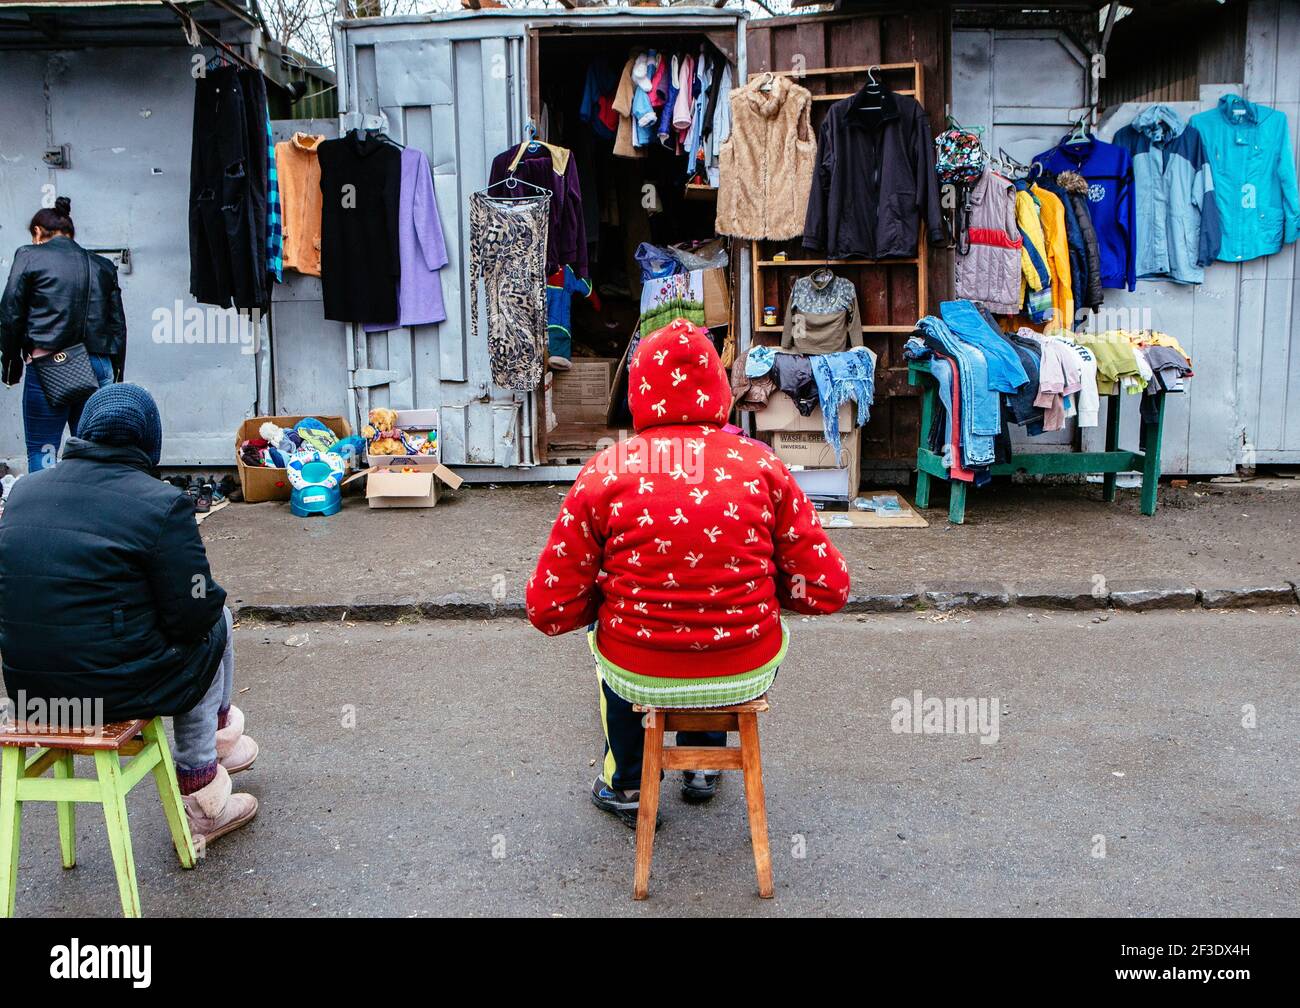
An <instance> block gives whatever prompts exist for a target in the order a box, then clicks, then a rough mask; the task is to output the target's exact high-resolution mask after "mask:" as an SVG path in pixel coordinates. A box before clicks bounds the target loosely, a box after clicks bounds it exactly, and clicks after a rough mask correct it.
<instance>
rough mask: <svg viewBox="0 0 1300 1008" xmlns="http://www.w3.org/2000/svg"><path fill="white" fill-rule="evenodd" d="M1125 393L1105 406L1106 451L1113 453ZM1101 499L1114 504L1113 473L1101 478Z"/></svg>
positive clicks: (1121, 391) (1118, 395)
mask: <svg viewBox="0 0 1300 1008" xmlns="http://www.w3.org/2000/svg"><path fill="white" fill-rule="evenodd" d="M1126 394H1127V393H1125V392H1124V390H1123V389H1121V390H1120V391H1119V393H1118V394H1117V395H1113V396H1111V397H1110V402H1109V403H1107V404H1106V450H1107V451H1108V452H1113V451H1116V450H1118V448H1119V413H1120V410H1119V404H1120V400H1121V399H1123V398H1124V396H1125V395H1126ZM1101 499H1102V500H1104V501H1105V502H1106V503H1107V504H1113V503H1114V502H1115V473H1113V472H1110V473H1106V474H1105V475H1103V476H1102V478H1101Z"/></svg>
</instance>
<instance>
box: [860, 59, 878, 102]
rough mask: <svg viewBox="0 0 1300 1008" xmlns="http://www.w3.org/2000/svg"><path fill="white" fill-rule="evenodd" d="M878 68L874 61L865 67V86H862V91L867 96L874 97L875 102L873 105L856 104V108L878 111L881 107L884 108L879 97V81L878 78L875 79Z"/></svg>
mask: <svg viewBox="0 0 1300 1008" xmlns="http://www.w3.org/2000/svg"><path fill="white" fill-rule="evenodd" d="M879 69H880V67H879V65H877V64H875V63H873V64H872V65H871V66H869V67H867V84H866V87H864V88H863V89H862V90H863V93H864V94H865V95H866V96H867V97H868V98H874V99H875V100H876V103H875V104H874V105H859V106H858V108H860V109H863V110H864V111H867V112H879V111H880V110H881V109H882V108H884V105H883V104H882V99H881V94H882V89H881V83H880V81H879V80H877V79H876V71H877V70H879Z"/></svg>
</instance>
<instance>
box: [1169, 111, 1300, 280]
mask: <svg viewBox="0 0 1300 1008" xmlns="http://www.w3.org/2000/svg"><path fill="white" fill-rule="evenodd" d="M1191 125H1192V126H1194V127H1196V129H1197V131H1198V132H1199V133H1200V134H1201V138H1202V139H1203V140H1204V141H1205V146H1206V149H1207V151H1208V153H1209V158H1210V167H1211V169H1212V171H1213V172H1214V194H1215V198H1216V200H1217V201H1218V204H1219V214H1220V217H1221V219H1222V225H1223V242H1222V244H1221V246H1220V248H1219V250H1218V252H1219V259H1220V260H1222V261H1223V262H1245V261H1246V260H1247V259H1255V258H1258V257H1259V256H1267V255H1272V254H1273V253H1274V252H1278V251H1280V250H1281V248H1282V246H1283V245H1289V244H1290V243H1291V242H1293V241H1295V240H1296V237H1297V235H1300V193H1298V192H1297V189H1296V172H1295V155H1294V154H1293V153H1292V150H1291V132H1290V130H1288V129H1287V123H1286V114H1285V113H1284V112H1281V111H1279V110H1278V109H1275V108H1269V107H1268V106H1267V105H1259V104H1256V103H1255V102H1249V101H1247V100H1246V99H1245V98H1243V97H1241V95H1235V94H1228V95H1224V96H1223V97H1222V98H1220V99H1219V104H1218V107H1217V108H1213V109H1210V110H1209V111H1208V112H1201V113H1199V114H1198V115H1194V116H1192V118H1191Z"/></svg>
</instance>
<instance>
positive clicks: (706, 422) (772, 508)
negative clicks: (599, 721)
mask: <svg viewBox="0 0 1300 1008" xmlns="http://www.w3.org/2000/svg"><path fill="white" fill-rule="evenodd" d="M628 404H629V406H630V407H631V410H632V419H633V422H634V424H635V426H636V430H637V433H636V435H635V436H634V437H632V438H629V439H628V440H627V441H622V442H619V443H618V444H616V445H612V446H611V447H609V448H606V449H605V450H604V451H603V452H601V453H600V454H599V455H597V456H596V457H595V458H593V459H592V460H591V461H590V462H588V463H587V465H586V466H585V467H583V470H582V472H581V474H580V475H579V476H578V479H577V480H576V481H575V482H574V484H573V486H572V487H571V488H570V490H569V493H568V495H567V496H566V497H565V499H564V503H563V505H562V506H561V508H560V516H559V518H557V519H556V522H555V526H554V527H553V528H552V529H551V536H550V538H549V539H548V540H547V542H546V547H545V548H544V549H543V550H542V555H541V556H540V557H539V558H538V560H537V569H536V571H535V572H534V573H533V576H532V577H531V578H530V579H529V581H528V593H527V602H528V618H529V620H530V621H531V622H532V624H533V626H535V627H537V628H538V629H539V630H541V631H542V632H543V633H546V634H550V635H555V634H562V633H567V632H568V631H570V630H577V629H579V628H585V627H586V626H587V625H588V624H590V623H592V622H595V621H598V624H599V625H598V629H597V631H596V633H597V643H598V646H599V648H600V652H601V655H602V656H603V657H604V658H605V659H607V660H608V661H610V662H612V663H613V664H615V665H617V666H619V667H621V668H624V669H627V670H628V671H631V672H636V673H638V674H641V675H650V676H663V677H666V678H703V677H712V676H729V675H737V674H739V673H742V672H748V671H751V670H753V669H756V668H758V667H759V666H761V665H763V664H765V663H766V662H768V661H770V660H771V659H772V658H773V657H775V656H776V654H777V652H778V651H779V650H780V649H781V643H782V633H781V620H780V610H781V609H783V608H784V609H792V610H794V611H795V612H800V613H808V614H814V615H820V614H827V613H833V612H835V611H836V610H837V609H839V608H840V607H842V606H843V605H844V602H845V600H846V599H847V598H848V594H849V574H848V567H847V565H846V564H845V563H844V558H843V557H842V556H840V553H839V550H837V549H836V548H835V547H834V546H833V545H831V543H830V541H829V540H828V539H827V538H826V534H825V532H823V531H822V527H821V524H820V522H819V521H818V520H817V512H816V511H815V510H814V509H813V506H812V504H811V503H810V502H809V500H808V498H807V497H806V496H805V495H804V492H803V491H802V490H801V489H800V488H799V486H798V485H797V484H796V483H795V481H794V479H793V478H791V476H790V473H789V471H788V470H787V469H786V467H785V466H784V465H783V464H782V463H781V461H780V460H779V459H778V458H777V457H776V456H775V455H773V454H772V453H771V451H769V450H768V449H767V448H766V447H765V446H764V445H761V444H757V443H755V442H753V441H748V440H746V439H744V438H741V437H739V436H737V435H734V434H728V433H727V432H725V431H723V430H721V429H720V425H721V424H723V423H724V422H725V421H726V417H727V414H728V412H729V411H730V406H731V386H730V383H729V381H728V379H727V374H726V371H725V370H724V369H723V367H722V362H721V360H719V358H718V354H717V351H716V350H714V348H713V343H712V341H711V340H710V339H709V336H708V334H707V333H706V332H704V330H702V329H699V328H697V327H696V326H694V325H692V324H691V323H689V322H687V321H685V320H684V319H678V320H676V321H675V322H673V323H671V324H670V325H668V326H665V327H664V328H663V329H660V330H658V331H656V332H654V333H651V334H650V336H648V337H646V338H645V339H644V340H642V341H641V344H640V346H638V347H637V350H636V353H635V354H634V355H633V357H632V363H631V367H630V370H629V377H628Z"/></svg>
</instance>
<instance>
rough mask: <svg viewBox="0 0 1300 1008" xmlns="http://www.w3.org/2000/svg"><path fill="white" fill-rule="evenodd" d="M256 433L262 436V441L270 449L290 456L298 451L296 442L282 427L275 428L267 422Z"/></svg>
mask: <svg viewBox="0 0 1300 1008" xmlns="http://www.w3.org/2000/svg"><path fill="white" fill-rule="evenodd" d="M257 432H258V433H259V434H261V435H262V439H263V440H264V441H265V442H266V443H267V444H268V445H270V446H271V447H272V448H274V449H276V450H277V451H280V452H282V453H284V454H291V453H293V452H296V451H297V450H298V442H297V441H295V440H294V438H293V436H292V435H291V434H290V432H289V431H287V430H285V429H284V428H283V427H277V426H276V425H275V424H273V423H271V421H270V420H267V421H266V422H265V423H264V424H262V426H261V427H259V428H258V429H257Z"/></svg>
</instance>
